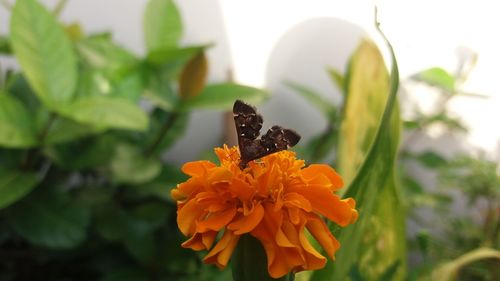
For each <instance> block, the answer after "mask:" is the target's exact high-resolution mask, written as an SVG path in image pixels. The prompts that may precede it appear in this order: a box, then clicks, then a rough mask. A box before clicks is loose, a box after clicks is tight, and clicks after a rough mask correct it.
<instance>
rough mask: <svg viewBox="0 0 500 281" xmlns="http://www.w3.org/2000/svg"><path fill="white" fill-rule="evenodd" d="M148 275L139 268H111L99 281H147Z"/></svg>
mask: <svg viewBox="0 0 500 281" xmlns="http://www.w3.org/2000/svg"><path fill="white" fill-rule="evenodd" d="M147 276H148V273H147V272H144V271H143V270H141V269H139V268H120V269H115V268H113V269H112V270H111V271H110V272H107V273H106V275H104V277H103V279H101V281H148V280H149V278H148V277H147Z"/></svg>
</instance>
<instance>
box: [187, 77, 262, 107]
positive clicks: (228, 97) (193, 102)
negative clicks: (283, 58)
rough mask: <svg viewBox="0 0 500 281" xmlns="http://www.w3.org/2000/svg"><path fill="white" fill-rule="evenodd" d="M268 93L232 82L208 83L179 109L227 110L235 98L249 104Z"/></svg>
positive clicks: (256, 101) (254, 102)
mask: <svg viewBox="0 0 500 281" xmlns="http://www.w3.org/2000/svg"><path fill="white" fill-rule="evenodd" d="M268 97H269V94H268V93H267V92H266V91H264V90H261V89H257V88H254V87H248V86H243V85H238V84H232V83H222V84H212V85H208V86H206V87H205V89H203V91H202V92H201V93H200V94H199V95H198V96H196V97H194V98H192V99H189V100H187V101H185V102H184V103H183V104H182V105H181V108H180V111H191V110H195V109H216V110H229V109H231V108H232V107H233V104H234V101H235V100H238V99H239V100H243V101H246V102H248V103H251V104H256V103H260V102H262V101H264V100H266V99H267V98H268Z"/></svg>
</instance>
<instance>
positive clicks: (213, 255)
mask: <svg viewBox="0 0 500 281" xmlns="http://www.w3.org/2000/svg"><path fill="white" fill-rule="evenodd" d="M239 238H240V236H239V235H234V234H233V232H232V231H228V230H226V231H225V232H224V235H223V236H222V238H221V239H220V240H219V242H217V244H216V245H215V247H214V248H213V249H212V250H211V251H210V252H209V253H208V254H207V255H206V256H205V258H204V259H203V262H205V263H212V264H215V265H216V266H217V267H218V268H220V269H222V268H224V267H226V265H227V263H228V261H229V258H230V257H231V255H232V254H233V251H234V249H235V248H236V245H237V244H238V240H239Z"/></svg>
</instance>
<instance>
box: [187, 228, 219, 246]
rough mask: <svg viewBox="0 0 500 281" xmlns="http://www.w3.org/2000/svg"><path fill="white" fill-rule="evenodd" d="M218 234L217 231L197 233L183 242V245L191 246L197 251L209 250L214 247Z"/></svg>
mask: <svg viewBox="0 0 500 281" xmlns="http://www.w3.org/2000/svg"><path fill="white" fill-rule="evenodd" d="M216 236H217V231H209V232H205V233H195V235H193V236H192V237H191V238H189V239H188V240H187V241H186V242H184V243H182V245H181V246H182V247H184V248H190V249H193V250H195V251H201V250H207V249H210V247H212V244H213V243H214V241H215V237H216Z"/></svg>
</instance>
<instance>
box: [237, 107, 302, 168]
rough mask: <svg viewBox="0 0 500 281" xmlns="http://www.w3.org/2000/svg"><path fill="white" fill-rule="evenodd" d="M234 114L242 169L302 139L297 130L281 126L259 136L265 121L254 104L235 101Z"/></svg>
mask: <svg viewBox="0 0 500 281" xmlns="http://www.w3.org/2000/svg"><path fill="white" fill-rule="evenodd" d="M233 115H234V123H235V125H236V133H237V134H238V146H239V148H240V154H241V162H240V168H241V169H244V168H245V167H246V166H247V164H248V162H250V161H252V160H255V159H259V158H262V157H264V156H266V155H269V154H272V153H275V152H278V151H281V150H286V149H288V148H290V147H292V146H294V145H296V144H297V143H298V142H299V140H300V135H299V134H297V133H296V132H295V131H293V130H290V129H283V128H282V127H280V126H273V127H271V128H270V129H269V130H268V131H267V132H266V133H265V134H264V135H262V136H261V137H260V138H259V135H260V129H261V128H262V123H263V119H262V116H261V115H260V114H258V113H257V111H256V109H255V108H254V107H253V106H251V105H248V104H246V103H244V102H242V101H240V100H237V101H236V102H235V103H234V106H233Z"/></svg>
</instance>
